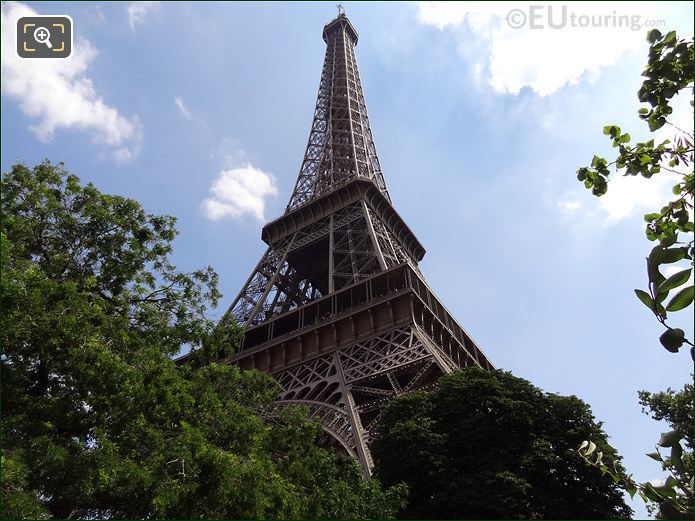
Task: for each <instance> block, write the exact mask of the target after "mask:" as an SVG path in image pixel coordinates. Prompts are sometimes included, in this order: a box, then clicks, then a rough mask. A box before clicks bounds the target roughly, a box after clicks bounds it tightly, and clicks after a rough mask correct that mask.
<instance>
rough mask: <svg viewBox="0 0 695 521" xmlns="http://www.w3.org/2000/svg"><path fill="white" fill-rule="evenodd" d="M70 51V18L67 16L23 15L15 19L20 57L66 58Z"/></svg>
mask: <svg viewBox="0 0 695 521" xmlns="http://www.w3.org/2000/svg"><path fill="white" fill-rule="evenodd" d="M71 53H72V18H70V17H69V16H67V15H40V16H24V17H22V18H20V19H19V20H17V54H18V55H19V57H20V58H67V57H69V56H70V54H71Z"/></svg>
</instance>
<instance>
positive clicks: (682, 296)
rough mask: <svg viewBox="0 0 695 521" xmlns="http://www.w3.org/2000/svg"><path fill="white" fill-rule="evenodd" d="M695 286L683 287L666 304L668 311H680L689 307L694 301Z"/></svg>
mask: <svg viewBox="0 0 695 521" xmlns="http://www.w3.org/2000/svg"><path fill="white" fill-rule="evenodd" d="M693 296H694V293H693V286H688V287H687V288H683V289H682V290H680V291H679V292H678V293H676V294H675V295H674V296H673V298H672V299H671V300H670V301H669V303H668V305H667V306H666V311H680V310H681V309H685V308H687V307H688V306H689V305H690V304H691V303H692V301H693Z"/></svg>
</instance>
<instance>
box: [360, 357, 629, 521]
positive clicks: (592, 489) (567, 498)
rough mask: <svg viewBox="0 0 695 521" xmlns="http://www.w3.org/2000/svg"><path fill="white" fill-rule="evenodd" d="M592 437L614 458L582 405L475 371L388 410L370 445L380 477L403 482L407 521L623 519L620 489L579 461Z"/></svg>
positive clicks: (507, 376)
mask: <svg viewBox="0 0 695 521" xmlns="http://www.w3.org/2000/svg"><path fill="white" fill-rule="evenodd" d="M588 437H590V438H591V439H593V440H595V441H596V443H597V444H598V445H599V446H600V449H601V450H602V451H603V452H604V453H606V454H610V455H612V456H614V457H617V455H616V453H615V450H614V449H613V448H612V447H611V446H610V445H609V444H608V442H607V440H606V438H607V436H606V434H605V433H604V432H603V431H602V429H601V423H600V422H597V421H596V420H595V419H594V416H593V415H592V413H591V410H590V408H589V406H588V405H587V404H586V403H584V402H583V401H581V400H580V399H578V398H577V397H575V396H559V395H555V394H548V393H544V392H542V391H541V390H540V389H538V388H536V387H534V386H533V385H532V384H531V383H529V382H527V381H526V380H523V379H521V378H517V377H515V376H513V375H512V374H510V373H507V372H502V371H490V372H486V371H484V370H482V369H479V368H474V367H471V368H466V369H463V370H461V371H458V372H456V373H453V374H451V375H449V376H445V377H443V378H442V379H440V380H439V383H438V386H437V387H436V388H435V389H434V390H432V391H427V392H415V393H411V394H408V395H404V396H401V397H398V398H396V399H394V400H393V401H391V402H390V403H389V404H388V405H387V407H386V408H385V410H384V411H383V416H382V418H381V420H380V422H379V425H378V427H377V435H376V439H375V440H374V442H373V443H372V452H373V456H374V460H375V476H377V477H378V478H379V479H381V480H382V482H383V483H384V484H385V485H386V484H395V483H398V482H400V481H405V482H406V484H407V485H408V487H409V498H408V506H407V507H406V508H405V509H404V510H403V512H402V513H401V514H400V517H403V518H415V519H450V518H461V519H500V518H502V519H505V518H506V519H521V518H527V519H552V518H557V519H568V518H569V519H612V518H627V517H629V516H630V515H631V513H632V511H631V509H630V508H629V507H628V506H627V505H626V504H625V502H624V500H623V496H622V493H621V490H620V488H619V487H618V485H616V484H615V483H614V482H613V481H612V480H611V479H609V478H608V477H604V476H602V475H601V472H600V471H598V470H597V469H595V468H593V467H590V466H588V465H585V464H584V462H583V461H582V460H581V459H580V458H577V456H576V453H575V449H576V447H577V446H578V445H579V443H580V442H581V441H582V440H584V439H588Z"/></svg>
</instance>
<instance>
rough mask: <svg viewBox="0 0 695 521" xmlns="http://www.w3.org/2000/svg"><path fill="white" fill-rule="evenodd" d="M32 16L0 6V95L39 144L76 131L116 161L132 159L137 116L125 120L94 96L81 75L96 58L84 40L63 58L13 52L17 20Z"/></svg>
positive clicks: (22, 8)
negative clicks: (26, 122)
mask: <svg viewBox="0 0 695 521" xmlns="http://www.w3.org/2000/svg"><path fill="white" fill-rule="evenodd" d="M36 14H37V13H36V11H34V10H33V9H31V8H30V7H28V6H26V5H24V4H21V3H3V4H2V92H3V94H5V95H7V96H8V97H10V98H14V99H15V100H17V101H18V103H19V106H20V108H21V110H22V112H24V114H26V115H27V116H28V117H30V118H31V119H32V120H35V121H36V123H35V124H34V125H33V126H32V127H31V128H32V130H33V131H34V133H35V134H36V136H37V137H38V138H39V139H40V140H41V141H48V140H50V139H52V138H53V136H54V135H55V132H56V130H58V129H60V128H64V129H71V128H74V129H79V130H82V131H85V132H89V133H90V134H91V135H92V136H93V141H95V142H97V143H101V144H104V145H106V146H108V147H109V148H111V149H113V150H114V157H115V158H116V160H118V161H127V160H129V159H132V158H133V157H134V156H135V155H137V153H138V151H139V149H140V146H141V142H142V125H141V124H140V121H139V119H138V118H137V116H134V117H132V118H126V117H124V116H122V115H121V114H119V112H118V110H117V109H116V108H114V107H111V106H109V105H107V104H106V103H105V102H104V100H103V99H102V98H101V97H100V96H99V95H98V93H97V91H96V89H95V88H94V84H93V82H92V80H91V79H90V78H89V77H88V76H87V73H88V72H89V67H90V64H91V62H92V60H94V58H95V56H96V55H97V52H96V50H95V49H94V48H93V47H92V46H91V44H90V43H89V42H88V41H87V40H84V39H80V38H75V40H74V45H73V51H72V56H71V57H70V58H69V59H67V60H31V59H22V58H19V57H18V56H17V54H16V52H15V43H14V42H15V37H16V36H15V35H16V31H17V29H16V28H17V18H19V17H21V16H35V15H36Z"/></svg>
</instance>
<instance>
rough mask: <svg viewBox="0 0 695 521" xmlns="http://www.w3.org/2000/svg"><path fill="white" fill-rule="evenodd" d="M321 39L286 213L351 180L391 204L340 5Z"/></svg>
mask: <svg viewBox="0 0 695 521" xmlns="http://www.w3.org/2000/svg"><path fill="white" fill-rule="evenodd" d="M323 39H324V41H325V42H326V56H325V58H324V61H323V69H322V71H321V80H320V82H319V92H318V96H317V99H316V108H315V110H314V119H313V122H312V125H311V130H310V132H309V140H308V143H307V147H306V152H305V154H304V159H303V161H302V166H301V168H300V171H299V176H298V178H297V183H296V185H295V188H294V191H293V192H292V196H291V197H290V201H289V203H288V204H287V208H286V211H288V212H289V211H291V210H294V209H295V208H298V207H299V206H301V205H303V204H306V203H307V202H308V201H311V200H313V199H315V198H317V197H320V196H322V195H323V194H326V193H328V192H330V191H331V190H334V189H335V188H337V187H339V186H341V185H343V184H345V183H347V182H349V181H351V180H353V179H368V180H371V181H373V182H374V183H375V184H376V186H377V187H378V188H379V190H380V191H381V192H382V193H383V194H384V196H385V197H386V198H387V199H388V200H389V201H390V198H389V194H388V190H387V189H386V183H385V182H384V177H383V174H382V173H381V165H380V164H379V158H378V156H377V152H376V147H375V146H374V139H373V137H372V130H371V126H370V123H369V116H368V115H367V105H366V103H365V100H364V93H363V91H362V82H361V80H360V73H359V70H358V68H357V60H356V58H355V46H356V45H357V40H358V35H357V31H356V30H355V28H354V27H353V25H352V23H350V20H349V19H348V18H347V16H345V11H344V10H343V8H342V4H338V17H337V18H335V19H334V20H332V21H331V22H329V23H328V24H326V26H325V27H324V28H323Z"/></svg>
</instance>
